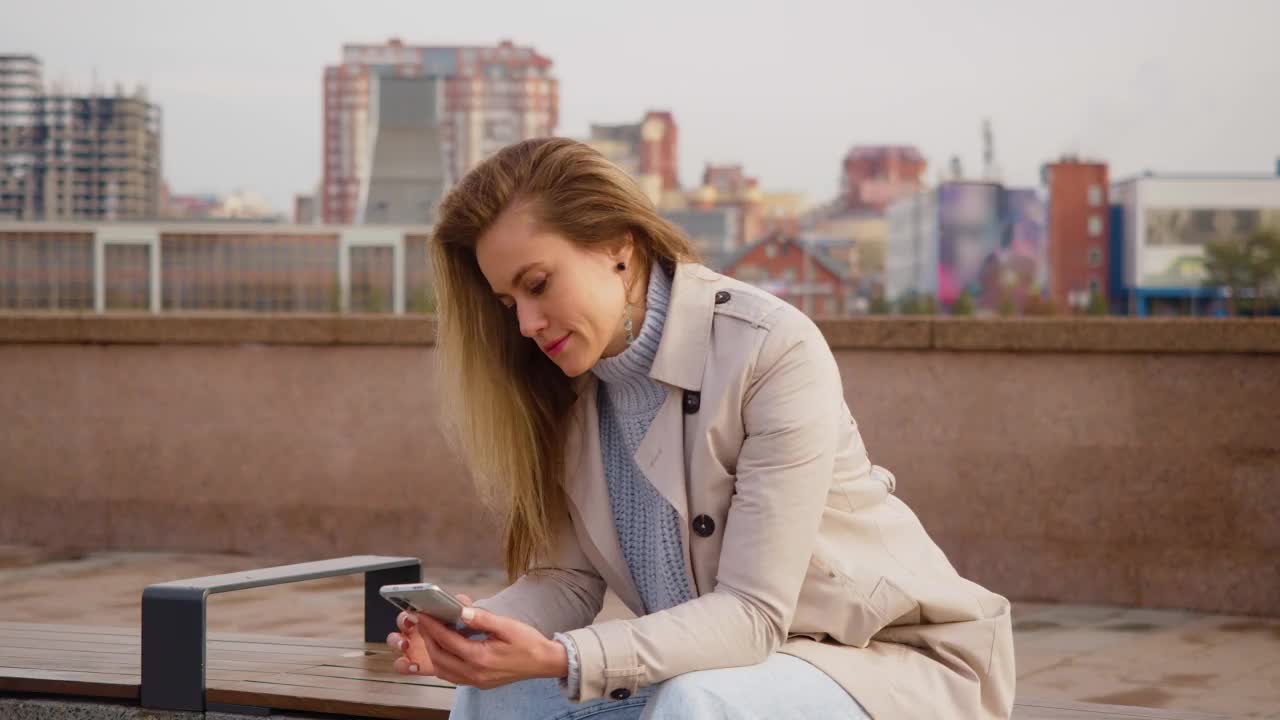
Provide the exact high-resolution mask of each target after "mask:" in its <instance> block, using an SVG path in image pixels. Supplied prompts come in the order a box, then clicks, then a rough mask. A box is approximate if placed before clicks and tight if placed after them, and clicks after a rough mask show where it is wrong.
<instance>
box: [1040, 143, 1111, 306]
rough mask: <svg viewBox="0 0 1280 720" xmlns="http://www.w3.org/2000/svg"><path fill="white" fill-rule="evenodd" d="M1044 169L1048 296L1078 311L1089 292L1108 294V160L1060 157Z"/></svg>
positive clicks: (1055, 301)
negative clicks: (1103, 161)
mask: <svg viewBox="0 0 1280 720" xmlns="http://www.w3.org/2000/svg"><path fill="white" fill-rule="evenodd" d="M1042 174H1043V178H1044V182H1045V185H1046V186H1047V187H1048V190H1049V209H1048V214H1049V223H1048V231H1049V237H1048V241H1049V293H1050V297H1052V298H1053V301H1054V304H1055V305H1057V306H1058V307H1059V308H1062V309H1064V310H1065V309H1078V310H1082V309H1084V308H1085V307H1087V306H1088V304H1089V299H1090V296H1091V295H1099V296H1101V297H1102V298H1103V300H1106V299H1107V297H1108V296H1109V293H1108V287H1107V275H1108V269H1107V266H1108V262H1107V256H1108V252H1107V245H1108V238H1109V237H1110V236H1111V235H1110V232H1109V230H1108V226H1109V225H1110V220H1109V215H1110V212H1109V210H1108V208H1109V207H1110V200H1109V187H1108V183H1107V165H1106V163H1099V162H1082V161H1080V160H1078V159H1076V158H1074V157H1064V158H1062V159H1061V160H1059V161H1058V162H1055V163H1050V164H1048V165H1045V167H1044V170H1043V173H1042Z"/></svg>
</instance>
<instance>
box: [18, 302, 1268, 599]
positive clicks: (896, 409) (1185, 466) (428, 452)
mask: <svg viewBox="0 0 1280 720" xmlns="http://www.w3.org/2000/svg"><path fill="white" fill-rule="evenodd" d="M822 325H823V330H824V332H826V334H827V337H828V339H829V341H830V342H831V344H832V347H833V349H834V352H835V354H836V357H837V360H838V362H839V365H840V368H841V370H842V373H843V377H844V381H845V392H846V397H847V399H848V402H849V405H850V407H851V408H852V409H853V411H854V415H855V417H857V419H858V422H859V425H860V427H861V429H862V432H863V435H864V437H865V439H866V441H867V445H868V447H869V449H870V451H871V453H872V459H873V460H874V461H875V462H876V463H878V464H881V465H884V466H886V467H889V468H890V469H892V470H893V471H894V472H895V474H896V475H897V477H898V495H899V496H900V497H902V498H903V499H904V500H905V501H906V502H907V503H908V504H910V505H911V506H912V507H913V508H914V509H915V510H916V512H917V513H918V514H919V515H920V517H921V518H922V520H923V521H924V523H925V526H926V528H928V529H929V531H930V533H931V534H932V535H933V537H934V538H935V539H936V540H937V542H938V543H939V544H940V545H941V546H942V547H943V549H944V550H946V552H947V554H948V555H949V556H950V557H951V559H952V561H953V562H954V563H955V565H956V566H957V568H958V569H959V570H960V571H961V572H962V573H964V574H965V575H967V576H969V577H971V578H973V579H974V580H976V581H978V582H981V583H983V584H985V585H988V586H990V587H992V588H993V589H995V590H997V591H999V592H1002V593H1005V594H1007V595H1009V596H1011V597H1015V598H1018V599H1024V600H1049V601H1065V602H1074V603H1100V604H1119V605H1130V606H1141V607H1182V608H1189V609H1196V610H1208V611H1221V612H1233V613H1257V614H1268V615H1280V562H1277V560H1276V558H1278V557H1280V323H1277V322H1271V321H1222V320H1200V321H1197V320H1174V321H1164V320H1152V321H1135V320H1069V319H1066V320H1063V319H1053V320H1008V321H1001V320H988V321H983V320H940V319H906V318H904V319H889V320H886V319H870V320H851V321H833V322H827V323H823V324H822ZM433 337H434V327H433V325H432V324H431V321H430V320H429V319H420V318H355V317H332V316H314V317H273V316H233V315H228V316H200V317H181V316H177V317H175V316H159V317H154V316H129V315H125V316H76V315H62V316H56V315H55V316H51V315H32V316H22V315H9V316H0V428H3V429H2V430H0V543H6V542H8V543H31V544H41V545H53V546H65V547H81V548H94V549H105V548H112V549H163V550H182V551H219V552H236V553H249V554H263V555H270V556H273V557H283V558H292V559H318V558H322V557H328V556H334V555H341V554H354V553H376V554H388V555H393V554H409V555H417V556H420V557H422V558H423V559H424V560H425V561H426V562H427V563H428V564H431V565H446V566H471V567H476V566H489V565H494V564H496V563H497V560H498V555H497V541H496V532H495V524H494V520H493V518H492V516H491V514H490V513H489V512H487V511H486V510H485V509H484V508H482V507H481V506H480V505H479V504H478V503H477V502H476V500H475V498H474V495H473V494H472V493H471V490H470V487H469V483H468V479H467V476H466V473H465V471H464V469H463V468H462V466H461V464H460V463H459V462H458V461H457V460H456V459H455V457H454V456H453V454H452V453H451V451H450V450H449V448H448V446H447V443H446V442H445V440H444V438H443V436H442V435H441V433H440V430H439V426H438V421H437V414H436V413H437V410H436V408H435V404H434V393H433V388H434V387H435V386H436V383H437V382H438V381H440V378H437V377H436V375H435V371H434V367H433V357H432V356H433V352H434V350H433V347H432V339H433Z"/></svg>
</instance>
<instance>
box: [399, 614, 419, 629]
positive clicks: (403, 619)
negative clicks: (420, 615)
mask: <svg viewBox="0 0 1280 720" xmlns="http://www.w3.org/2000/svg"><path fill="white" fill-rule="evenodd" d="M416 624H417V618H415V617H414V616H413V615H411V614H409V613H407V612H404V611H403V610H402V611H401V612H400V614H399V615H397V616H396V627H398V628H400V632H402V633H407V632H409V631H410V630H412V629H413V626H414V625H416Z"/></svg>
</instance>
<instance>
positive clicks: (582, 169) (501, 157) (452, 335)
mask: <svg viewBox="0 0 1280 720" xmlns="http://www.w3.org/2000/svg"><path fill="white" fill-rule="evenodd" d="M517 202H519V203H525V202H528V203H529V208H530V209H531V210H532V212H533V213H534V217H535V218H536V219H537V221H538V223H539V224H540V226H541V227H543V228H546V229H549V230H554V231H556V232H558V233H559V234H561V235H563V236H564V237H565V238H567V239H568V240H570V241H572V242H574V243H576V244H577V245H579V246H581V247H584V248H591V249H595V248H599V249H603V248H604V247H605V246H606V245H607V244H608V243H611V242H616V240H617V239H618V238H619V237H621V236H623V235H624V234H627V233H629V234H630V236H631V239H632V240H633V241H634V243H635V253H636V254H637V255H638V259H639V260H640V262H637V263H633V266H638V267H641V268H643V267H650V266H651V264H652V263H654V262H657V263H659V264H660V265H661V266H662V267H663V268H664V270H666V271H667V272H668V273H671V272H674V270H675V265H676V264H677V263H680V262H691V261H694V260H696V259H697V255H696V253H695V251H694V250H693V247H692V245H691V244H690V243H689V240H688V239H687V238H686V237H685V236H684V235H683V234H682V233H681V232H680V231H679V230H677V229H676V228H675V227H673V226H672V225H671V224H670V223H669V222H667V221H666V220H664V219H663V218H662V217H661V216H659V215H658V213H657V211H656V210H655V209H654V206H653V203H651V202H650V201H649V199H648V198H647V197H646V196H645V195H644V193H642V192H641V191H640V188H639V187H638V186H637V185H636V183H635V182H634V181H633V180H632V179H631V178H630V177H629V176H627V175H626V173H624V172H622V171H621V170H620V169H618V168H617V167H616V166H614V165H613V164H611V163H610V162H609V161H608V160H606V159H605V158H604V156H603V155H601V154H600V153H598V152H596V151H595V150H594V149H592V148H591V147H588V146H587V145H584V144H582V143H579V142H576V141H573V140H567V139H564V138H543V139H538V140H527V141H525V142H521V143H517V144H515V145H511V146H509V147H506V148H504V149H502V150H501V151H499V152H498V153H497V154H496V155H494V156H493V157H491V158H489V159H488V160H486V161H485V162H483V163H481V164H480V165H479V166H477V167H476V168H475V169H474V170H472V171H471V172H470V173H468V174H467V175H466V176H465V177H464V178H463V179H462V181H461V182H460V183H459V184H458V185H457V186H456V187H455V188H454V189H453V190H452V191H451V192H450V193H449V194H448V196H447V197H445V199H444V201H443V203H441V206H440V210H439V213H438V214H437V221H436V224H435V228H434V230H433V232H432V238H431V256H432V262H433V271H434V275H435V289H436V296H437V308H438V313H439V319H438V330H437V339H436V353H437V356H438V358H439V362H440V371H441V372H440V375H439V389H440V391H441V394H442V397H443V398H444V404H443V406H442V408H443V411H444V419H445V421H446V423H447V425H448V426H449V429H450V430H452V433H451V435H452V436H453V439H454V440H455V441H456V442H457V444H458V445H459V446H460V449H461V450H462V454H463V456H464V459H465V460H466V461H467V463H468V466H469V468H470V470H471V472H472V474H473V477H474V478H475V479H476V481H477V484H478V487H479V489H480V490H481V496H482V497H483V498H484V499H485V500H487V501H489V503H490V504H491V505H492V506H495V507H498V508H500V509H501V511H502V512H503V514H504V517H503V521H504V522H503V534H502V545H503V554H504V556H505V564H506V569H507V574H508V576H509V577H510V578H511V579H513V580H514V579H515V577H516V576H518V575H520V574H521V573H523V572H525V571H527V570H530V569H532V568H534V567H536V566H538V565H539V564H540V563H542V562H543V561H545V560H546V559H548V556H549V553H550V550H551V547H552V542H553V538H554V537H555V534H556V532H557V531H558V530H560V529H561V525H560V523H563V522H566V521H567V520H566V518H567V515H566V513H565V512H564V510H565V507H564V504H565V498H564V490H563V481H564V472H565V468H564V445H565V438H566V431H567V425H568V420H569V410H570V407H571V406H572V405H573V402H574V400H575V399H576V393H575V390H574V387H575V386H574V383H573V381H572V380H571V379H570V378H568V377H566V376H565V375H564V373H563V372H561V371H560V369H559V368H558V367H556V365H555V364H554V363H553V362H551V360H550V359H549V358H547V356H546V355H545V354H544V353H543V352H542V351H541V349H540V348H538V347H537V344H536V343H534V342H533V341H531V340H529V339H528V338H525V337H523V336H522V335H521V334H520V328H519V323H518V321H517V320H516V317H515V315H514V314H513V313H512V312H510V311H509V310H507V309H506V308H504V307H503V305H502V303H501V302H499V301H498V299H497V298H496V297H495V296H494V295H493V291H492V289H491V288H490V287H489V284H488V282H487V281H486V280H485V277H484V275H483V274H482V273H481V272H480V266H479V264H478V263H477V262H476V257H475V247H476V242H477V240H479V238H480V237H481V236H482V235H483V234H484V233H485V231H486V230H487V229H488V228H489V227H490V226H491V225H492V224H493V223H494V221H495V220H497V218H498V216H499V215H500V214H501V213H502V212H503V211H504V210H506V209H507V208H509V207H511V206H512V205H514V204H515V203H517Z"/></svg>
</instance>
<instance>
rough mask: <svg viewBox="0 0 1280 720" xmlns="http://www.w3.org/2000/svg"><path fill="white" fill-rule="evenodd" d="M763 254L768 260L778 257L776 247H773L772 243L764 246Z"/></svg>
mask: <svg viewBox="0 0 1280 720" xmlns="http://www.w3.org/2000/svg"><path fill="white" fill-rule="evenodd" d="M764 254H765V257H768V258H776V257H778V246H777V245H774V244H773V243H769V244H768V245H765V246H764Z"/></svg>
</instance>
